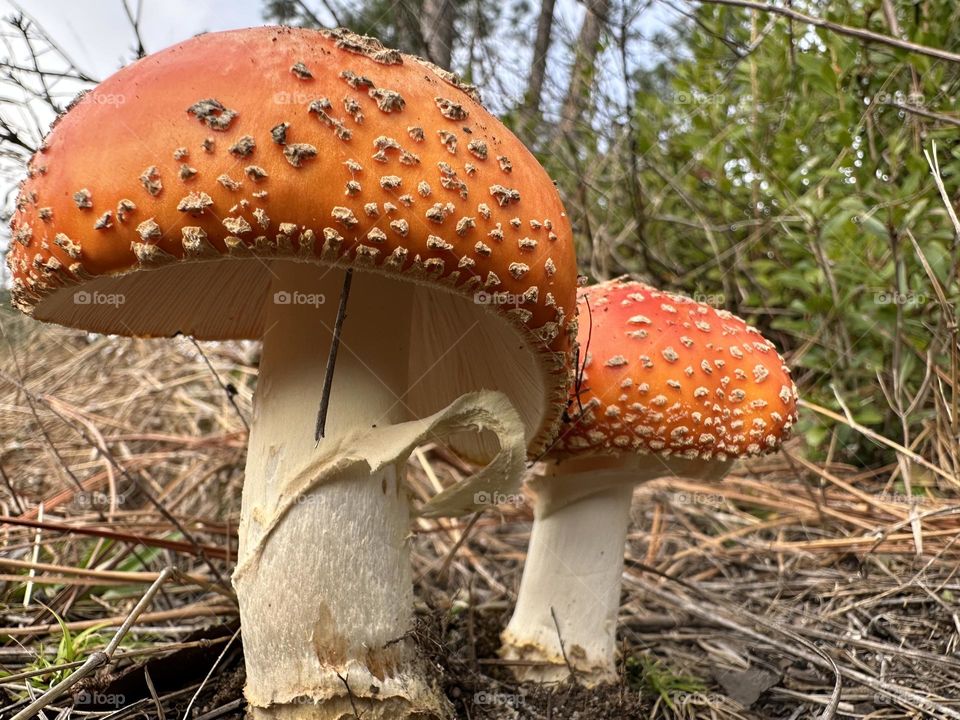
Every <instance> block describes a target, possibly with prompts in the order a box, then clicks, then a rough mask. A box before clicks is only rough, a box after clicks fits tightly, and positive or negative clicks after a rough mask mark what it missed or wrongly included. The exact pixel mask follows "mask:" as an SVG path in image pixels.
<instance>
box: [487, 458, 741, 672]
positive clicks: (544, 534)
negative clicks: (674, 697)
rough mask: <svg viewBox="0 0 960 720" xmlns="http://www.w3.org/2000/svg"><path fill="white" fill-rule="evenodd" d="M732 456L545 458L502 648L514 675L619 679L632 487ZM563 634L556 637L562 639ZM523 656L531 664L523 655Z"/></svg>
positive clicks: (703, 471) (698, 471)
mask: <svg viewBox="0 0 960 720" xmlns="http://www.w3.org/2000/svg"><path fill="white" fill-rule="evenodd" d="M729 466H730V463H728V462H727V463H719V462H708V461H702V460H686V459H683V458H674V457H669V458H661V457H658V456H654V455H647V456H640V457H634V458H622V457H620V458H617V457H613V456H598V457H588V458H576V459H569V460H565V461H563V462H561V463H551V464H548V465H547V466H546V470H545V472H544V474H543V475H541V476H539V477H536V478H534V479H532V480H531V481H530V482H529V486H530V487H531V488H532V489H533V490H534V491H535V492H536V500H535V506H534V523H533V529H532V531H531V534H530V545H529V548H528V550H527V558H526V563H525V565H524V568H523V578H522V580H521V582H520V592H519V593H518V595H517V605H516V609H515V610H514V613H513V616H512V617H511V619H510V622H509V624H508V625H507V627H506V629H505V630H504V631H503V633H502V634H501V640H502V646H501V649H500V655H501V657H503V658H504V659H507V660H516V661H519V662H520V663H522V664H518V665H516V666H514V667H513V672H514V675H515V676H516V677H517V679H518V680H521V681H532V682H543V683H553V682H560V681H563V680H566V679H567V678H568V677H569V676H570V670H571V669H572V670H573V672H574V673H575V674H576V677H577V680H578V681H579V682H581V683H583V684H585V685H587V686H594V685H599V684H601V683H604V682H613V681H615V680H616V679H617V666H616V631H617V615H618V612H619V609H620V587H621V581H622V576H623V552H624V544H625V542H626V537H627V529H628V527H629V524H630V506H631V500H632V498H633V488H634V487H635V486H636V485H637V484H639V483H641V482H645V481H648V480H654V479H657V478H662V477H667V476H680V477H689V478H705V477H711V478H717V479H719V478H721V477H723V475H724V474H725V473H726V471H727V470H728V469H729ZM561 641H562V642H561ZM528 663H529V664H528Z"/></svg>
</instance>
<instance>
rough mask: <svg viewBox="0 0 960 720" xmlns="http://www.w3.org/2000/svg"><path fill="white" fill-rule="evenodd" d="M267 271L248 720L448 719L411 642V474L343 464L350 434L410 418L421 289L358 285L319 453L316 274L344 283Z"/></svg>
mask: <svg viewBox="0 0 960 720" xmlns="http://www.w3.org/2000/svg"><path fill="white" fill-rule="evenodd" d="M271 269H272V271H273V273H274V275H273V282H272V286H271V288H270V293H269V295H268V298H267V303H266V306H265V308H264V324H263V327H264V334H263V338H264V339H263V354H262V360H261V363H260V377H259V380H258V384H257V390H256V399H255V409H254V420H253V428H252V431H251V435H250V444H249V450H248V455H247V467H246V482H245V485H244V490H243V507H242V517H241V524H240V550H239V557H238V570H237V572H236V573H235V575H234V584H235V587H236V590H237V596H238V598H239V601H240V617H241V623H242V627H243V640H244V656H245V661H246V666H247V687H246V689H245V693H246V697H247V701H248V703H249V705H250V709H251V712H252V715H253V716H254V717H256V718H284V719H287V718H311V720H313V719H323V720H327V719H329V720H340V719H341V718H346V717H353V716H354V713H355V710H354V706H356V707H362V709H363V716H364V717H365V718H370V719H371V720H372V719H375V718H376V719H381V718H383V719H385V718H390V719H391V720H394V719H400V720H402V719H404V718H408V717H417V718H421V717H422V718H444V717H447V713H446V711H445V707H446V704H445V701H444V699H443V698H442V695H441V694H440V693H439V692H438V691H436V690H435V688H434V686H433V684H432V683H431V682H429V680H428V678H427V673H426V672H425V671H424V669H423V668H422V666H421V663H420V660H419V659H418V658H419V655H418V652H417V649H416V647H415V645H414V644H413V642H412V640H411V639H410V631H411V629H412V622H413V583H412V570H411V565H410V546H409V540H408V535H409V520H410V510H409V505H408V501H407V495H406V490H405V487H404V482H403V480H404V470H403V467H402V465H400V464H394V465H387V466H386V467H384V468H382V469H381V470H379V471H376V472H372V473H371V472H368V471H358V470H357V468H358V467H361V468H366V467H367V466H366V465H364V464H359V465H357V464H352V465H348V466H347V467H348V469H347V470H343V469H342V468H340V467H338V466H337V458H338V457H340V456H341V455H342V452H343V449H342V447H341V445H343V446H345V447H349V434H350V432H351V431H352V430H356V429H359V428H370V427H371V426H379V427H382V426H384V425H389V424H392V423H397V422H401V421H403V420H405V419H406V412H405V405H404V403H403V402H402V398H403V394H404V390H405V383H406V375H407V367H406V357H407V356H408V354H409V335H410V332H409V331H410V328H409V326H410V312H409V310H410V308H411V306H412V293H413V286H412V285H411V284H402V283H395V282H384V281H383V280H382V279H380V278H376V277H375V276H372V275H370V274H367V273H361V274H358V275H357V276H356V277H355V278H354V289H353V293H352V296H351V300H350V322H349V323H347V324H346V326H345V328H344V332H343V338H342V346H341V348H340V354H339V359H338V361H337V365H336V372H335V375H334V378H333V385H332V389H331V393H330V405H329V411H328V422H327V433H326V437H325V438H324V439H323V440H321V441H320V444H319V446H317V444H316V441H315V440H314V421H315V417H316V409H317V400H318V392H319V387H318V386H319V383H318V380H319V379H320V378H322V377H323V373H324V364H325V361H326V358H327V355H328V350H329V347H330V343H331V336H332V331H333V327H334V315H335V312H336V302H333V301H332V298H322V297H321V296H318V295H315V294H316V293H318V292H319V291H318V289H317V288H318V286H319V285H320V280H321V276H322V274H323V273H325V272H338V273H339V272H341V271H330V270H324V269H323V268H318V267H317V266H314V265H307V264H297V263H293V262H290V261H275V262H274V263H273V264H272V268H271ZM374 283H376V284H377V286H378V287H377V290H376V292H371V291H369V290H371V289H372V285H373V284H374ZM324 300H331V302H324ZM318 453H329V454H330V463H329V464H327V465H325V466H324V469H323V470H322V471H321V475H322V476H323V477H322V479H323V482H321V483H319V484H308V485H306V486H304V485H303V484H302V481H303V478H302V476H301V475H298V471H300V470H301V469H302V468H303V467H304V466H306V465H307V464H308V463H309V462H310V461H312V460H315V458H317V456H318ZM318 477H320V475H318ZM304 488H305V489H304ZM291 496H293V497H295V498H296V502H293V503H290V502H289V499H290V497H291Z"/></svg>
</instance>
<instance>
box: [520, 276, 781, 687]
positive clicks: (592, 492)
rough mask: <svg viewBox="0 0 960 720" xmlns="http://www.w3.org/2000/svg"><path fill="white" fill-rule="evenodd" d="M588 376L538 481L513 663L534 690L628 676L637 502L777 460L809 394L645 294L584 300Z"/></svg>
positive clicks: (757, 355) (611, 286)
mask: <svg viewBox="0 0 960 720" xmlns="http://www.w3.org/2000/svg"><path fill="white" fill-rule="evenodd" d="M580 313H581V317H584V319H585V322H584V323H583V324H582V325H581V330H580V336H579V340H580V343H581V349H582V350H583V351H584V352H585V360H584V366H583V373H582V376H581V377H580V378H578V381H577V383H576V385H575V387H574V388H573V389H572V394H571V398H570V409H569V410H568V412H569V413H571V416H570V417H569V422H568V423H567V425H566V427H565V428H564V429H563V430H562V431H561V434H560V437H559V438H558V439H557V441H556V443H555V445H554V447H553V449H552V450H551V452H550V453H549V455H548V457H547V462H546V463H545V467H546V470H545V471H543V472H542V473H541V474H540V475H539V476H537V477H535V478H534V479H533V480H531V481H530V486H531V488H532V489H533V490H534V492H535V495H536V499H535V512H534V524H533V530H532V532H531V536H530V547H529V549H528V552H527V558H526V563H525V566H524V570H523V578H522V580H521V583H520V590H519V594H518V597H517V606H516V610H515V611H514V615H513V617H512V618H511V619H510V622H509V624H508V626H507V627H506V629H505V630H504V632H503V634H502V640H503V645H502V647H501V655H502V656H503V657H504V658H507V659H509V660H515V661H518V662H517V663H516V665H515V666H514V672H515V674H516V675H517V677H519V678H520V679H522V680H533V681H538V682H558V681H561V680H564V679H566V678H568V677H569V676H570V674H571V673H572V674H574V675H576V677H577V679H578V680H579V681H580V682H583V683H585V684H587V685H597V684H600V683H604V682H613V681H615V680H616V676H617V663H616V647H617V646H616V629H617V615H618V612H619V608H620V587H621V581H622V575H623V547H624V542H625V540H626V537H627V530H628V527H629V523H630V511H631V501H632V497H633V488H634V487H635V486H636V485H637V484H638V483H642V482H646V481H649V480H653V479H657V478H670V477H683V478H695V479H706V480H712V481H719V480H720V479H722V478H723V476H724V475H725V474H726V473H727V471H728V470H729V468H730V466H731V464H732V462H733V460H734V459H735V458H737V457H740V456H750V455H759V454H761V453H763V452H769V451H772V450H774V449H776V448H777V447H778V446H779V444H780V443H781V442H782V440H783V439H784V438H785V437H786V435H787V434H788V432H789V430H790V427H791V426H792V425H793V423H794V421H795V419H796V388H795V387H794V385H793V382H792V381H791V380H790V376H789V370H788V369H787V368H786V366H785V365H784V363H783V360H782V358H780V356H779V355H778V354H777V353H776V350H775V349H774V348H773V345H772V344H771V343H770V342H769V341H767V340H765V339H763V338H762V337H761V336H760V334H759V333H758V332H757V331H756V330H754V329H753V328H750V327H748V326H747V325H746V324H745V323H744V322H743V321H742V320H740V319H739V318H736V317H734V316H733V315H731V314H730V313H728V312H725V311H722V310H715V309H714V308H711V307H709V306H707V305H703V304H701V303H697V302H694V301H693V300H690V299H688V298H684V297H681V296H677V295H672V294H669V293H662V292H659V291H657V290H655V289H653V288H651V287H649V286H646V285H643V284H641V283H637V282H630V281H623V280H615V281H610V282H606V283H602V284H600V285H596V286H594V287H592V288H589V289H587V290H586V291H585V292H584V295H583V297H581V309H580Z"/></svg>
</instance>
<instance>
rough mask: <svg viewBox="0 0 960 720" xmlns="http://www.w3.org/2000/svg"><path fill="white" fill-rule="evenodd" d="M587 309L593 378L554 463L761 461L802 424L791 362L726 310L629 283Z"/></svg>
mask: <svg viewBox="0 0 960 720" xmlns="http://www.w3.org/2000/svg"><path fill="white" fill-rule="evenodd" d="M587 303H589V306H590V308H589V313H588V310H587V307H586V305H587ZM579 308H580V323H581V324H580V337H579V341H580V347H581V352H583V351H584V349H586V357H585V359H584V363H585V365H586V369H585V372H584V374H583V377H582V381H581V386H580V398H579V403H578V402H577V399H576V397H575V396H574V397H572V398H571V402H570V406H569V408H568V411H567V413H568V417H569V421H568V422H566V423H565V424H564V425H563V427H562V429H561V433H560V437H559V439H558V440H557V442H556V444H555V445H554V448H553V450H552V452H551V456H552V457H553V458H554V459H561V458H564V457H570V456H574V455H576V456H587V455H591V454H628V453H633V454H645V453H650V452H653V453H658V454H661V455H676V456H680V457H684V458H688V459H702V460H709V459H711V458H714V459H717V460H727V459H732V458H736V457H741V456H747V455H760V454H763V453H767V452H771V451H773V450H776V449H777V448H778V447H779V446H780V444H781V442H782V441H783V440H784V439H786V437H787V436H788V434H789V431H790V428H791V426H792V425H793V424H794V423H795V422H796V419H797V389H796V386H795V385H794V383H793V381H792V380H791V378H790V370H789V368H787V366H786V365H785V364H784V361H783V358H782V357H780V355H779V354H778V353H777V350H776V348H775V347H774V345H773V343H771V342H770V341H769V340H767V339H766V338H764V337H763V336H762V335H761V334H760V332H759V331H758V330H756V329H755V328H752V327H750V326H749V325H747V324H746V323H745V322H744V321H743V320H741V319H740V318H738V317H736V316H735V315H732V314H731V313H729V312H727V311H726V310H717V309H715V308H713V307H711V306H709V305H705V304H703V303H699V302H696V301H694V300H691V299H689V298H686V297H682V296H680V295H674V294H672V293H667V292H661V291H659V290H656V289H655V288H652V287H650V286H649V285H645V284H643V283H639V282H633V281H630V280H623V279H620V280H611V281H608V282H604V283H601V284H598V285H594V286H592V287H590V288H587V289H585V290H583V291H582V292H581V295H580V298H579ZM591 318H592V319H591ZM588 336H589V348H587V343H588ZM581 405H582V407H583V413H582V415H581V414H580V406H581Z"/></svg>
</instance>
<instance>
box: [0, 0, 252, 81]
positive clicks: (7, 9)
mask: <svg viewBox="0 0 960 720" xmlns="http://www.w3.org/2000/svg"><path fill="white" fill-rule="evenodd" d="M129 4H130V6H131V7H135V6H136V4H137V3H136V0H130V2H129ZM16 7H20V8H21V9H22V10H23V11H24V12H26V13H27V14H29V15H30V16H32V17H33V18H35V19H36V20H37V22H38V23H39V24H40V25H41V26H42V27H43V28H45V29H46V30H47V32H48V33H50V35H51V36H52V37H53V38H55V39H56V40H57V41H58V42H59V43H61V44H62V45H63V47H64V48H65V49H66V50H67V52H68V53H69V54H70V55H71V56H72V57H73V59H74V60H75V61H76V63H77V64H78V65H80V67H81V68H82V69H83V70H85V71H86V72H88V73H90V74H91V75H94V76H96V77H98V78H100V79H103V78H105V77H107V76H108V75H110V74H111V73H112V72H114V71H115V70H118V69H119V68H120V67H122V66H123V65H125V64H127V63H129V62H130V58H131V57H132V56H133V46H132V42H133V35H132V34H131V32H130V24H129V22H128V21H127V18H126V15H125V14H124V12H123V5H122V4H121V0H80V1H78V0H28V1H27V2H25V3H11V2H9V1H8V0H0V10H2V13H3V15H9V14H10V13H11V12H14V11H15V10H16ZM262 8H263V3H262V2H261V1H260V0H146V1H145V2H144V3H143V20H142V23H141V28H142V34H143V39H144V44H145V45H146V48H147V51H148V52H155V51H157V50H160V49H162V48H165V47H167V46H168V45H172V44H173V43H175V42H178V41H180V40H184V39H186V38H188V37H191V36H192V35H196V34H197V33H199V32H205V31H206V32H209V31H212V30H229V29H231V28H241V27H249V26H251V25H262V24H263V10H262Z"/></svg>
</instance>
